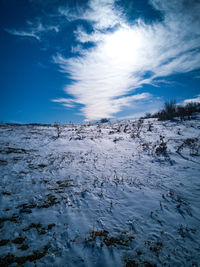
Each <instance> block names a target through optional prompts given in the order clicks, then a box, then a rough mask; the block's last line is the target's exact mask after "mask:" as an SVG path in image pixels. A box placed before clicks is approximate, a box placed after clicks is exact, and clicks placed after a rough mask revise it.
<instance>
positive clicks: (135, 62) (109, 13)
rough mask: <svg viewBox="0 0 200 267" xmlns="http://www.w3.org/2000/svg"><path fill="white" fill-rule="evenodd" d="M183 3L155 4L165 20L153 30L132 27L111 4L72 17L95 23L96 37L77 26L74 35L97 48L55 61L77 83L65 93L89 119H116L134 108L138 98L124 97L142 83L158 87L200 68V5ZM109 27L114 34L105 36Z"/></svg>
mask: <svg viewBox="0 0 200 267" xmlns="http://www.w3.org/2000/svg"><path fill="white" fill-rule="evenodd" d="M175 2H176V3H175ZM185 2H187V1H183V0H179V1H178V0H177V1H174V0H173V1H172V0H170V1H167V2H166V1H161V0H151V3H152V5H153V6H154V8H156V9H158V10H160V11H161V12H163V21H162V22H157V23H154V24H152V25H146V24H145V23H144V22H143V21H141V20H138V21H136V22H134V24H132V25H130V24H129V25H128V23H127V22H126V21H125V19H124V17H123V16H122V15H121V14H122V13H120V12H121V11H119V10H116V9H115V8H114V1H113V0H110V1H98V0H95V1H90V2H89V8H88V9H87V10H86V11H84V12H82V13H80V14H81V15H80V14H78V13H77V14H76V15H75V13H74V14H73V16H71V20H75V19H80V18H81V19H85V20H88V21H90V22H92V25H93V30H94V31H93V33H92V34H88V33H87V32H86V31H84V28H83V27H80V26H79V27H78V28H77V30H76V31H75V35H76V38H77V40H78V41H79V43H85V42H91V41H92V42H94V44H95V45H96V46H95V47H93V48H90V49H88V50H82V55H81V56H79V57H74V58H64V57H63V56H62V55H60V54H58V55H57V56H54V58H53V59H54V62H55V63H56V64H58V65H59V66H60V71H62V72H64V73H66V74H68V75H69V76H70V78H71V79H72V80H73V81H74V83H73V84H70V85H66V87H65V91H66V93H68V94H71V95H72V96H73V98H74V99H75V100H76V102H77V103H80V104H83V105H84V107H83V108H82V109H81V112H82V114H83V115H84V116H85V117H86V118H87V119H89V120H94V119H100V118H102V117H112V116H113V114H115V113H117V112H119V111H121V110H122V108H123V107H124V106H130V105H134V96H133V97H130V96H126V95H130V93H133V92H134V91H135V90H136V89H138V88H141V87H142V86H143V85H144V84H151V85H154V84H155V83H156V81H155V80H157V79H158V78H160V77H162V78H161V79H162V80H163V77H166V76H168V75H172V74H176V73H185V72H189V71H192V70H194V69H197V68H199V67H200V35H199V28H200V3H197V1H192V2H191V3H190V5H189V6H186V4H185ZM62 12H63V14H64V10H62ZM67 14H69V13H68V11H66V13H65V15H66V17H67V16H69V15H67ZM110 27H115V30H114V31H113V32H110V31H108V32H106V31H105V29H108V28H110ZM116 27H117V28H116ZM102 29H104V31H103V33H102ZM147 74H148V75H147ZM136 96H138V95H136ZM139 96H143V97H148V94H144V95H141V94H139Z"/></svg>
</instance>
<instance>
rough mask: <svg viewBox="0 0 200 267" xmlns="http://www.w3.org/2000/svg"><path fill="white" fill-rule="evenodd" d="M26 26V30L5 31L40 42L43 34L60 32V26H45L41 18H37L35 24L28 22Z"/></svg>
mask: <svg viewBox="0 0 200 267" xmlns="http://www.w3.org/2000/svg"><path fill="white" fill-rule="evenodd" d="M26 24H27V27H26V30H16V29H5V31H7V32H8V33H10V34H12V35H17V36H21V37H30V38H35V39H36V40H38V41H40V40H41V35H42V34H44V33H46V32H49V31H54V32H56V33H57V32H59V30H60V28H59V25H48V24H47V25H44V24H42V22H41V20H40V19H39V18H36V21H34V22H32V21H27V22H26Z"/></svg>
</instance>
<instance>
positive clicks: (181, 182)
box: [0, 118, 200, 267]
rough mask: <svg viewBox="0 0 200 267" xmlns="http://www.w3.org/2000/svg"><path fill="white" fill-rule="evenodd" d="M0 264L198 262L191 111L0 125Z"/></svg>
mask: <svg viewBox="0 0 200 267" xmlns="http://www.w3.org/2000/svg"><path fill="white" fill-rule="evenodd" d="M0 154H1V155H0V193H1V196H0V266H27V267H29V266H30V267H31V266H45V267H48V266H52V267H57V266H58V267H61V266H64V267H65V266H69V267H73V266H80V267H82V266H85V267H97V266H98V267H101V266H105V267H107V266H109V267H112V266H115V267H117V266H198V264H199V262H200V229H199V226H200V119H199V118H196V119H195V120H188V121H185V122H180V121H175V122H170V121H167V122H160V121H157V120H156V119H147V120H144V121H142V120H137V121H122V122H115V123H114V122H108V123H99V124H98V123H97V124H79V125H49V126H45V125H44V126H42V125H1V126H0Z"/></svg>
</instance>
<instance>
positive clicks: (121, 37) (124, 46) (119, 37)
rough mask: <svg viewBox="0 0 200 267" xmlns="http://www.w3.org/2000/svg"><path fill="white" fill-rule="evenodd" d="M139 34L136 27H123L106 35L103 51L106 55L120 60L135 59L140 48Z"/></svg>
mask: <svg viewBox="0 0 200 267" xmlns="http://www.w3.org/2000/svg"><path fill="white" fill-rule="evenodd" d="M141 39H142V38H141V34H140V32H139V31H137V30H136V29H134V30H132V29H130V28H129V27H123V28H120V29H119V30H117V31H116V32H114V33H112V34H110V35H109V36H107V37H106V40H105V46H104V51H105V53H106V56H108V57H110V58H113V59H116V60H118V61H120V62H127V61H129V60H130V59H135V60H137V56H138V55H139V50H140V49H141V45H142V40H141Z"/></svg>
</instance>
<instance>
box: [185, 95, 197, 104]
mask: <svg viewBox="0 0 200 267" xmlns="http://www.w3.org/2000/svg"><path fill="white" fill-rule="evenodd" d="M183 103H184V104H188V103H200V95H197V96H195V97H194V98H191V99H185V100H184V101H183Z"/></svg>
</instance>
